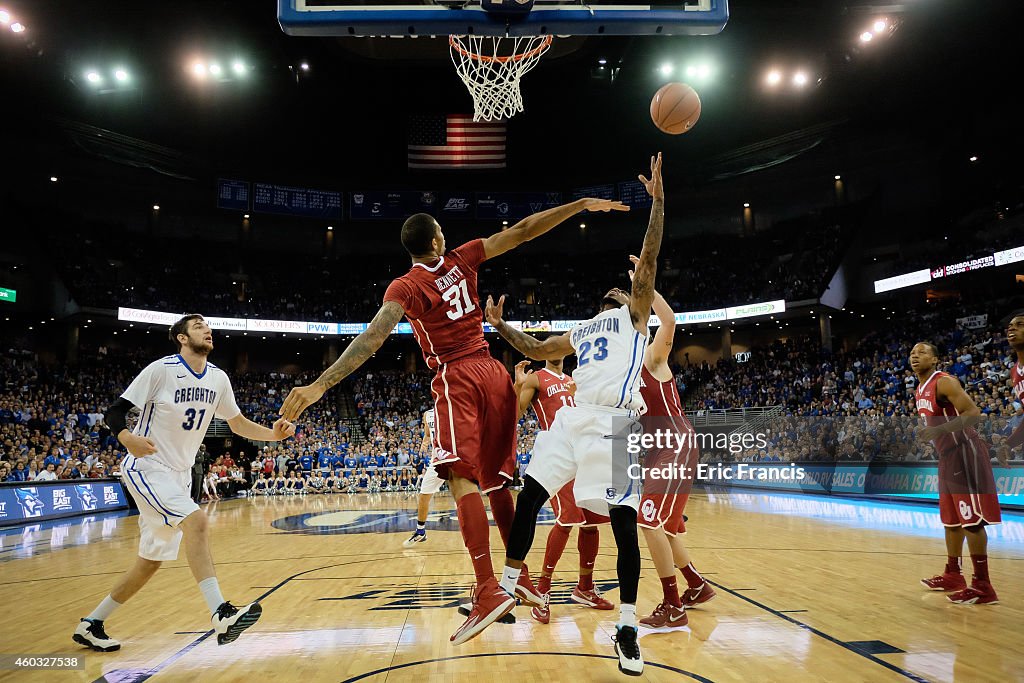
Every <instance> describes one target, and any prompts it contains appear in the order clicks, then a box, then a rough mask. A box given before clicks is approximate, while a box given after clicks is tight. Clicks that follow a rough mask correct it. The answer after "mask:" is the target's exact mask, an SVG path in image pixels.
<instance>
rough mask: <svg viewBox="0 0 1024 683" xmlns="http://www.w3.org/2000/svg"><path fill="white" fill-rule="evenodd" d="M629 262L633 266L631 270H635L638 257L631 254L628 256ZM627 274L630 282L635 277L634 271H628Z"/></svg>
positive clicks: (638, 261) (638, 260)
mask: <svg viewBox="0 0 1024 683" xmlns="http://www.w3.org/2000/svg"><path fill="white" fill-rule="evenodd" d="M629 262H630V263H632V264H633V268H636V266H637V264H638V263H640V257H639V256H633V255H632V254H630V255H629ZM628 272H629V281H630V282H632V281H633V278H634V277H635V276H636V271H635V270H632V269H630V270H629V271H628Z"/></svg>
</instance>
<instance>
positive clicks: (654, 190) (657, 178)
mask: <svg viewBox="0 0 1024 683" xmlns="http://www.w3.org/2000/svg"><path fill="white" fill-rule="evenodd" d="M637 178H639V179H640V182H641V183H643V184H644V187H645V188H647V194H649V195H651V196H652V197H654V198H655V199H664V198H665V187H664V186H663V185H662V182H661V152H658V156H656V157H651V178H650V180H648V179H647V178H645V177H644V176H643V175H639V176H637Z"/></svg>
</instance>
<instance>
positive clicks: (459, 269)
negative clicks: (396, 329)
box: [384, 239, 487, 370]
mask: <svg viewBox="0 0 1024 683" xmlns="http://www.w3.org/2000/svg"><path fill="white" fill-rule="evenodd" d="M484 258H485V256H484V244H483V241H482V240H478V239H477V240H473V241H471V242H467V243H466V244H463V245H462V246H461V247H459V248H458V249H453V250H451V251H449V252H448V253H446V254H445V255H444V256H442V257H441V258H439V259H438V260H437V263H435V264H434V265H431V266H428V265H426V264H423V263H415V264H413V266H412V268H410V269H409V272H408V273H406V274H405V275H403V276H402V277H399V278H396V279H395V280H394V281H393V282H392V283H391V285H390V286H389V287H388V289H387V291H386V292H385V293H384V302H385V303H387V302H388V301H394V302H395V303H397V304H399V305H401V307H402V309H403V310H404V311H405V317H406V318H408V319H409V323H410V324H411V325H412V333H413V335H414V336H415V337H416V341H417V342H418V343H419V345H420V349H422V351H423V358H424V360H426V362H427V367H429V368H430V369H431V370H436V369H438V368H439V367H441V365H443V364H445V363H450V362H452V361H453V360H456V359H458V358H462V357H464V356H468V355H470V354H473V353H476V352H478V351H481V350H486V349H487V341H486V340H485V339H484V328H483V308H482V307H481V306H480V296H479V295H478V294H477V291H476V276H477V268H478V267H479V266H480V263H482V262H483V261H484Z"/></svg>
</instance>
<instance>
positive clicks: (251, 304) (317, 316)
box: [48, 221, 848, 323]
mask: <svg viewBox="0 0 1024 683" xmlns="http://www.w3.org/2000/svg"><path fill="white" fill-rule="evenodd" d="M805 223H806V221H805V222H800V221H797V222H794V223H793V224H786V223H783V224H780V225H778V226H775V227H773V228H772V229H770V230H767V231H763V232H759V233H757V234H755V235H752V236H747V237H740V236H734V235H697V236H688V237H686V238H685V240H672V239H667V240H666V244H665V245H664V246H663V248H662V254H663V258H662V263H661V264H660V267H659V274H658V276H659V285H658V286H659V288H660V290H661V291H662V292H663V294H665V296H666V298H667V299H668V301H669V302H670V303H671V304H672V305H673V306H674V307H675V308H676V310H679V311H684V310H704V309H707V308H718V307H721V306H730V305H739V304H745V303H752V302H754V301H764V300H773V299H787V300H790V301H792V300H799V299H806V298H811V297H817V296H819V295H820V294H821V292H822V290H823V289H824V287H825V284H826V283H827V281H828V278H829V277H831V275H832V272H833V271H834V270H835V268H836V266H837V265H838V260H839V259H840V258H841V256H842V250H843V249H844V247H845V245H846V244H847V239H846V238H847V237H848V235H844V234H843V233H842V231H841V230H840V228H839V227H838V226H836V225H828V224H825V225H817V224H814V225H813V226H809V225H807V224H805ZM812 228H813V229H812ZM48 239H49V240H50V244H48V248H50V249H52V250H53V252H54V255H55V259H54V261H55V263H58V264H61V268H62V270H61V273H60V275H61V278H62V279H63V280H64V283H65V284H66V286H67V287H68V289H69V291H70V292H71V295H72V296H73V297H74V299H75V301H76V302H77V303H78V304H80V305H82V306H90V307H98V308H107V309H113V308H117V307H118V306H128V307H134V308H145V309H152V310H161V311H198V312H201V313H203V314H204V315H210V316H226V317H257V318H265V319H279V320H308V321H323V322H355V323H359V322H368V321H369V320H370V319H371V318H372V316H373V314H374V313H375V312H376V311H377V309H378V308H379V306H380V304H381V301H382V297H383V294H384V291H385V289H386V287H387V285H388V284H389V282H390V281H391V280H392V279H393V278H395V277H397V276H399V275H402V274H403V273H404V272H405V271H406V270H407V268H408V262H407V260H406V259H405V257H404V255H403V254H402V253H400V252H394V253H388V254H387V255H384V256H383V257H381V255H370V254H365V255H362V256H358V255H356V256H352V255H349V256H348V257H346V258H344V259H326V258H299V259H290V260H289V261H288V263H287V267H284V266H282V263H281V259H280V254H279V253H276V252H275V253H270V252H261V251H257V250H249V249H239V248H238V246H237V245H234V244H225V243H216V242H211V243H204V245H203V250H204V258H202V259H188V260H183V261H176V262H174V263H169V262H168V263H164V264H162V265H160V266H159V267H156V268H154V267H151V265H150V263H151V262H150V259H148V258H146V253H147V251H151V250H152V248H153V246H152V244H151V243H149V242H147V240H146V239H138V236H137V235H132V234H130V233H126V232H124V231H123V230H120V229H118V228H117V227H116V226H109V225H108V226H103V228H102V229H89V226H84V225H83V226H81V227H80V228H79V229H75V228H71V227H69V228H67V232H66V233H60V234H58V233H55V234H53V235H49V236H48ZM179 247H180V248H181V249H182V250H186V249H190V248H193V247H194V244H193V242H191V241H189V242H187V243H186V242H185V241H184V240H182V241H181V242H180V244H179V243H176V242H174V241H173V240H170V239H168V241H167V242H166V243H164V244H162V245H161V247H160V248H161V249H166V250H170V251H174V250H176V249H178V248H179ZM627 256H628V255H627V254H625V253H622V252H620V251H608V250H604V251H600V250H593V251H587V252H586V254H585V256H584V257H582V258H578V259H573V260H572V262H567V261H566V259H565V258H564V256H563V255H562V253H561V252H558V253H552V252H544V251H537V252H536V253H534V252H531V253H530V254H528V255H527V256H524V257H522V258H517V259H515V260H514V261H509V260H508V259H505V260H498V261H496V262H494V263H491V262H487V263H484V264H483V265H482V267H481V270H480V278H479V287H480V291H481V292H482V293H495V294H507V295H508V302H507V304H506V313H507V315H508V316H510V319H522V320H559V319H583V318H588V317H590V316H592V315H593V314H594V313H595V311H596V309H597V306H598V303H599V301H600V299H601V296H602V295H603V294H604V293H605V292H606V291H608V289H610V288H611V287H613V286H621V287H625V286H627V285H628V279H627V275H626V272H627V270H628V269H629V263H628V260H627V258H626V257H627ZM143 264H147V265H143ZM553 273H557V277H554V278H552V274H553ZM726 292H727V293H728V300H725V299H723V293H726Z"/></svg>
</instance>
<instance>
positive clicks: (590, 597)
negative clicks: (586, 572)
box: [569, 585, 615, 609]
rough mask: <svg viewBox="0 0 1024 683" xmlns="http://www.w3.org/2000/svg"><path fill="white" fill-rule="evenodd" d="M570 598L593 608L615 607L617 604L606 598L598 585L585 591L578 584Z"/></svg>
mask: <svg viewBox="0 0 1024 683" xmlns="http://www.w3.org/2000/svg"><path fill="white" fill-rule="evenodd" d="M569 599H570V600H572V601H573V602H576V603H579V604H581V605H583V606H584V607H591V608H593V609H615V605H613V604H612V603H610V602H608V601H607V600H605V599H604V597H603V596H602V595H601V592H600V591H599V590H598V589H597V586H594V587H593V588H592V589H591V590H588V591H585V590H583V589H581V588H580V587H579V585H577V586H576V587H575V588H573V589H572V595H570V596H569Z"/></svg>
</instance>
